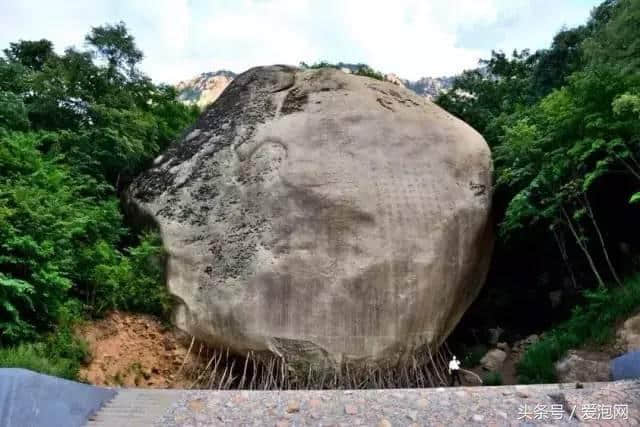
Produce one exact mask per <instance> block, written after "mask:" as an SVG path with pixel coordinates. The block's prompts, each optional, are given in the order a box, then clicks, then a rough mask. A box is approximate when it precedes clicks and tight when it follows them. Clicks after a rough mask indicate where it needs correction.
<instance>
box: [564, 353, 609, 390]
mask: <svg viewBox="0 0 640 427" xmlns="http://www.w3.org/2000/svg"><path fill="white" fill-rule="evenodd" d="M609 364H610V362H609V356H608V355H607V354H606V353H600V352H592V351H583V350H569V352H568V353H567V355H566V356H565V357H564V358H562V359H561V360H559V361H558V362H556V364H555V371H556V375H557V377H558V382H560V383H570V382H598V381H609V380H610V379H611V370H610V367H609Z"/></svg>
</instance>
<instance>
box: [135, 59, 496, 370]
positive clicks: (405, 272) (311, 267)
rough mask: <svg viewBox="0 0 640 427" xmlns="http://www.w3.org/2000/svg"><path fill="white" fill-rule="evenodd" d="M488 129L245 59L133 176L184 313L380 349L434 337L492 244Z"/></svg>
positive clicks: (404, 100) (420, 104)
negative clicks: (248, 64) (188, 125)
mask: <svg viewBox="0 0 640 427" xmlns="http://www.w3.org/2000/svg"><path fill="white" fill-rule="evenodd" d="M490 193H491V158H490V152H489V149H488V147H487V144H486V143H485V141H484V140H483V138H482V137H481V136H480V135H479V134H478V133H477V132H475V131H474V130H473V129H471V128H470V127H469V126H467V125H466V124H464V123H463V122H461V121H460V120H458V119H456V118H454V117H453V116H451V115H449V114H448V113H446V112H445V111H443V110H442V109H440V108H439V107H437V106H435V105H434V104H432V103H431V102H429V101H427V100H425V99H424V98H421V97H419V96H417V95H415V94H413V93H411V92H409V91H408V90H406V89H403V88H401V87H398V86H396V85H394V84H392V83H389V82H380V81H377V80H373V79H370V78H367V77H361V76H355V75H348V74H345V73H343V72H341V71H339V70H334V69H320V70H304V71H303V70H299V69H296V68H292V67H286V66H272V67H260V68H254V69H251V70H249V71H247V72H246V73H244V74H242V75H240V76H238V77H237V78H236V79H235V80H234V81H233V82H232V83H231V84H230V86H229V87H228V88H227V89H226V90H225V91H224V93H223V94H222V95H221V96H220V98H219V99H218V100H217V101H216V102H215V103H214V104H213V105H211V106H210V107H209V108H208V109H207V110H206V111H205V112H204V113H203V115H202V116H201V118H200V119H199V121H198V123H197V124H196V125H195V127H194V128H193V129H192V130H191V131H190V132H189V133H188V135H186V136H185V137H184V138H183V139H182V140H181V141H179V143H177V144H175V145H173V146H172V147H171V148H170V149H169V150H168V151H167V152H166V153H165V154H163V155H162V156H160V157H159V158H158V159H156V162H155V163H154V166H153V168H152V169H150V170H149V171H147V172H146V173H144V174H143V175H142V176H140V177H138V179H136V180H135V182H134V183H133V184H132V185H131V187H130V190H129V200H130V201H131V202H132V206H134V207H137V209H138V212H139V213H142V214H143V215H147V216H148V217H150V218H152V219H153V221H154V222H156V223H157V225H158V226H159V227H160V230H161V233H162V236H163V240H164V244H165V246H166V249H167V252H168V255H169V260H168V267H167V268H168V270H167V273H168V274H167V275H168V279H167V280H168V287H169V290H170V291H171V293H172V294H174V295H175V296H176V299H177V301H178V302H179V304H178V307H177V309H176V313H175V322H176V324H177V326H178V327H180V328H181V329H183V330H185V331H188V332H189V333H191V334H193V335H194V336H196V337H197V338H199V339H202V340H204V341H206V342H209V343H211V344H214V345H221V346H228V347H230V348H231V349H232V350H236V351H240V352H245V351H250V350H253V351H271V352H273V353H276V354H280V355H283V356H285V357H287V358H288V359H302V360H305V361H320V360H323V361H329V362H332V363H337V362H339V361H341V360H344V359H348V360H361V361H371V362H381V361H390V360H396V359H397V358H398V357H400V356H402V355H407V354H410V353H411V352H412V351H414V350H416V349H418V348H420V347H422V346H425V345H429V346H431V348H435V347H437V346H438V345H439V344H440V343H441V342H442V341H443V340H444V339H445V338H446V337H447V335H448V334H449V333H450V332H451V330H452V329H453V328H454V326H455V325H456V323H457V322H458V321H459V319H460V317H461V316H462V314H463V313H464V312H465V310H466V309H467V308H468V306H469V305H470V304H471V302H472V301H473V300H474V298H475V297H476V295H477V293H478V292H479V290H480V288H481V286H482V284H483V282H484V279H485V275H486V271H487V268H488V263H489V259H490V255H491V250H492V244H493V236H492V230H491V227H490V220H489V209H490V199H491V197H490V196H491V195H490Z"/></svg>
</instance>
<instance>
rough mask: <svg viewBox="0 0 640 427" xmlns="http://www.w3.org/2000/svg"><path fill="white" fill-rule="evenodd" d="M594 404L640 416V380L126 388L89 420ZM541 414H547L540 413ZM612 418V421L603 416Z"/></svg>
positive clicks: (262, 421) (394, 416)
mask: <svg viewBox="0 0 640 427" xmlns="http://www.w3.org/2000/svg"><path fill="white" fill-rule="evenodd" d="M585 405H586V406H585ZM588 405H600V406H598V408H600V409H599V411H600V413H599V415H600V416H601V417H602V416H605V417H607V416H609V415H610V414H609V413H608V412H606V411H605V410H606V409H607V408H613V406H614V405H619V406H621V405H623V406H624V407H625V410H626V418H622V416H623V413H622V412H619V413H618V418H616V420H615V421H617V422H618V424H620V425H633V424H634V423H636V422H638V423H640V381H621V382H614V383H586V384H583V385H582V387H581V388H576V384H546V385H518V386H499V387H451V388H431V389H389V390H316V391H314V390H306V391H305V390H298V391H239V390H233V391H231V390H229V391H212V390H141V389H121V390H120V391H119V393H118V395H117V396H116V397H115V398H114V399H113V400H112V401H110V402H109V403H108V404H107V405H105V406H104V407H103V408H102V410H101V411H100V412H99V413H98V414H97V415H96V416H95V417H94V418H93V419H92V420H90V421H89V422H88V424H87V426H90V427H107V426H108V427H111V426H131V427H138V426H176V427H177V426H196V425H207V426H210V425H212V426H217V425H271V426H274V425H282V426H285V425H287V426H298V425H326V424H333V425H343V424H344V425H359V424H360V425H374V426H375V425H393V426H404V425H411V424H417V425H426V424H437V425H451V426H454V425H486V424H495V425H505V424H522V423H534V424H535V423H544V424H561V425H577V424H581V423H582V422H584V421H587V420H589V418H588V417H589V416H590V415H591V416H593V415H594V414H593V413H591V412H593V411H591V409H590V408H591V406H588ZM559 406H562V410H560V411H558V407H559ZM595 407H596V406H594V407H593V408H595ZM536 408H537V409H536ZM552 410H553V411H552ZM535 411H538V412H535ZM589 411H591V412H589ZM527 414H529V415H527ZM536 415H539V416H541V417H546V418H541V419H534V418H533V417H534V416H536ZM527 416H529V417H530V418H523V417H527ZM558 416H559V417H560V418H557V417H558ZM554 417H556V418H554ZM591 420H595V419H593V418H591ZM605 420H606V421H610V419H608V418H600V421H601V422H604V421H605Z"/></svg>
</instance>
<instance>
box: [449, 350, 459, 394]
mask: <svg viewBox="0 0 640 427" xmlns="http://www.w3.org/2000/svg"><path fill="white" fill-rule="evenodd" d="M449 375H450V378H451V380H450V381H449V387H453V384H455V381H456V380H457V381H458V384H459V385H462V380H460V361H459V360H458V359H456V356H453V359H451V361H450V362H449Z"/></svg>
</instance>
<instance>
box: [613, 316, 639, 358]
mask: <svg viewBox="0 0 640 427" xmlns="http://www.w3.org/2000/svg"><path fill="white" fill-rule="evenodd" d="M616 338H617V341H618V344H619V346H620V347H621V348H622V350H623V351H625V352H627V351H633V350H640V314H637V315H635V316H633V317H630V318H629V319H627V320H626V321H625V322H624V323H623V324H622V326H621V327H620V328H619V329H618V331H617V332H616Z"/></svg>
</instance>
